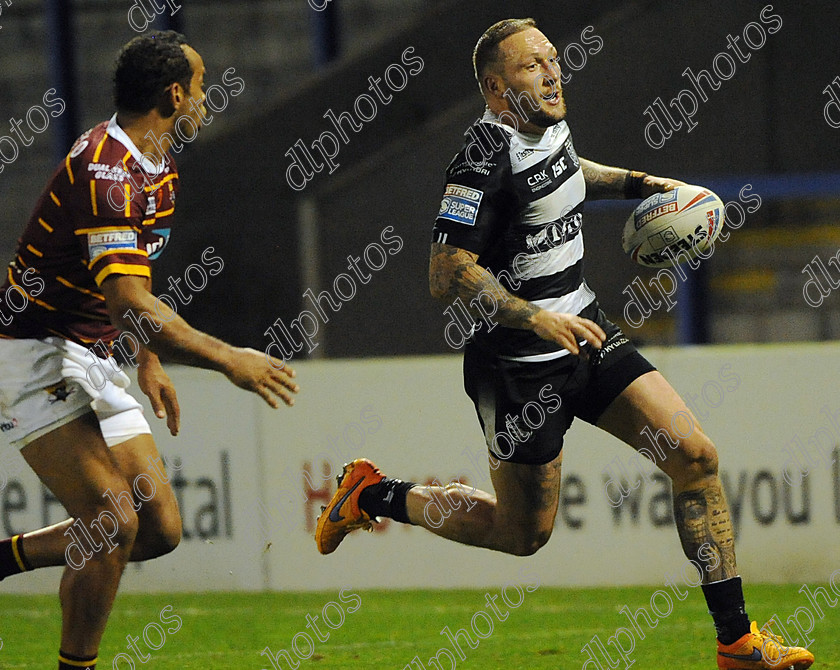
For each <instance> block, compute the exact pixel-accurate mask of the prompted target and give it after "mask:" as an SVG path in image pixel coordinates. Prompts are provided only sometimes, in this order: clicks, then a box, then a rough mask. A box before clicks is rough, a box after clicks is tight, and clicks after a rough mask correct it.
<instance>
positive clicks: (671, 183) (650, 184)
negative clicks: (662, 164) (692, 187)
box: [642, 175, 686, 200]
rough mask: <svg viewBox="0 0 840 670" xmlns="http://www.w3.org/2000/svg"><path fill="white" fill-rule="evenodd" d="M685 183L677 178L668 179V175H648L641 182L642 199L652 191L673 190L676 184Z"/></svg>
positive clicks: (652, 192) (681, 184)
mask: <svg viewBox="0 0 840 670" xmlns="http://www.w3.org/2000/svg"><path fill="white" fill-rule="evenodd" d="M685 185H686V184H685V182H684V181H680V180H679V179H669V178H668V177H654V176H653V175H648V176H647V177H645V180H644V181H643V182H642V200H644V199H645V198H647V197H649V196H652V195H653V194H654V193H665V192H666V191H672V190H674V189H675V188H677V186H685Z"/></svg>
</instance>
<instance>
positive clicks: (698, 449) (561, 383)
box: [315, 19, 814, 670]
mask: <svg viewBox="0 0 840 670" xmlns="http://www.w3.org/2000/svg"><path fill="white" fill-rule="evenodd" d="M473 60H474V67H475V76H476V79H477V80H478V83H479V86H480V87H481V92H482V94H483V96H484V99H485V101H486V103H487V110H486V111H485V114H484V116H483V117H482V118H481V119H479V121H478V122H476V123H475V124H474V125H473V126H472V127H471V128H470V131H469V133H468V136H469V139H468V141H467V143H466V147H465V148H464V149H463V150H462V151H461V152H459V153H458V154H457V155H456V156H455V158H454V159H453V161H452V162H451V163H450V165H449V169H448V170H447V185H446V191H445V195H444V199H443V202H442V203H441V207H440V211H439V213H438V217H437V221H436V223H435V227H434V232H433V239H432V251H431V263H430V269H429V279H430V287H431V292H432V294H433V295H434V296H435V297H437V298H441V299H443V300H445V301H447V302H448V303H453V302H454V301H455V300H459V301H460V302H461V305H463V306H466V305H470V307H469V309H471V310H472V316H473V317H474V319H476V321H477V322H478V320H479V319H480V318H481V316H482V314H483V313H489V312H490V311H491V308H490V304H491V301H490V299H489V298H492V303H493V304H494V305H497V307H498V310H497V311H495V313H494V314H493V316H494V319H495V320H496V321H497V322H498V323H497V324H496V325H495V326H493V329H492V332H491V331H490V328H489V327H484V328H481V327H479V326H484V325H485V324H478V325H476V326H475V330H474V334H473V337H472V338H471V341H470V342H469V343H468V344H467V345H466V347H465V350H464V385H465V388H466V390H467V393H468V394H469V396H470V398H471V399H472V401H473V403H474V405H475V408H476V411H477V413H478V415H479V421H480V424H481V427H482V428H483V429H484V433H485V439H486V442H487V446H488V449H489V451H490V468H491V480H492V483H493V488H494V489H495V495H493V494H491V493H485V492H484V491H477V490H476V489H475V488H473V489H472V490H470V488H469V487H467V486H464V485H461V484H457V483H452V484H450V485H449V486H447V487H441V486H422V485H416V484H413V483H412V482H403V481H401V480H399V479H393V478H390V477H383V475H382V473H381V472H379V470H378V469H377V468H376V467H375V466H374V465H373V464H372V463H371V462H370V461H368V460H366V459H357V460H355V461H353V462H352V463H350V464H348V465H346V466H345V469H344V472H343V473H342V475H341V476H340V478H339V479H340V481H339V486H338V490H337V491H336V493H335V495H334V496H333V498H332V499H331V500H330V502H329V503H328V505H327V506H326V507H325V509H324V511H323V513H322V514H321V516H320V517H319V519H318V526H317V529H316V535H315V540H316V542H317V545H318V549H319V550H320V551H321V552H322V553H324V554H329V553H332V552H333V551H335V550H336V548H337V547H338V546H339V544H340V542H341V541H342V540H343V538H344V537H345V535H347V533H348V532H352V531H353V530H355V529H358V528H362V527H369V526H370V524H371V522H372V520H373V519H374V518H375V517H388V518H392V519H395V520H397V521H401V522H403V523H410V524H415V525H418V526H423V527H424V528H426V529H428V530H430V531H431V532H433V533H435V534H437V535H439V536H442V537H445V538H448V539H450V540H455V541H457V542H462V543H464V544H469V545H473V546H478V547H485V548H488V549H494V550H496V551H502V552H505V553H509V554H516V555H529V554H533V553H534V552H536V551H537V550H538V549H539V548H540V547H541V546H543V545H544V544H545V543H546V542H547V541H548V539H549V537H550V536H551V532H552V529H553V527H554V519H555V516H556V514H557V508H558V500H559V492H560V470H561V462H562V451H561V449H562V447H563V435H564V433H565V432H566V430H567V429H568V427H569V426H570V425H571V423H572V421H573V419H574V418H575V417H578V418H581V419H583V420H585V421H587V422H589V423H591V424H594V425H596V426H598V427H599V428H601V429H603V430H605V431H607V432H609V433H611V434H612V435H614V436H616V437H617V438H619V439H621V440H622V441H624V442H625V443H627V444H629V445H630V446H632V447H634V448H635V449H638V450H644V451H646V452H647V453H648V454H650V455H651V456H652V457H653V458H654V459H655V462H656V464H657V465H658V466H659V468H660V469H662V470H663V471H664V472H665V473H666V474H667V475H668V476H669V477H670V478H671V480H672V486H673V494H674V520H675V525H676V529H677V533H678V535H679V539H680V541H681V543H682V547H683V551H684V553H685V555H686V556H687V557H688V559H689V560H691V561H692V562H693V563H694V565H695V566H696V567H697V568H698V569H699V570H700V571H701V573H702V578H701V583H702V587H701V588H702V591H703V594H704V596H705V598H706V602H707V604H708V607H709V611H710V614H711V615H712V619H713V622H714V626H715V631H716V634H717V664H718V667H719V668H721V669H725V670H762V669H769V668H775V669H777V670H805V668H808V667H810V666H811V664H812V663H813V662H814V657H813V655H812V654H811V653H810V652H809V651H808V650H807V649H804V648H800V647H785V646H784V645H783V643H782V642H781V638H778V637H776V636H775V635H773V634H772V633H771V632H770V631H769V630H766V629H762V630H761V631H759V629H758V627H757V625H756V623H755V622H750V620H749V618H748V617H747V613H746V610H745V605H744V596H743V593H742V588H741V578H740V577H739V576H738V572H737V568H736V563H735V545H734V534H733V530H732V525H731V523H730V521H729V508H728V506H727V503H726V499H725V496H724V493H723V489H722V486H721V482H720V478H719V476H718V460H717V453H716V451H715V447H714V445H713V444H712V442H711V440H710V439H709V438H708V437H707V436H706V435H705V433H703V431H702V430H701V429H699V428H698V429H695V430H693V432H692V433H691V434H690V435H689V436H687V437H686V436H684V435H682V434H680V435H679V437H680V438H682V439H676V435H674V433H675V432H676V430H675V429H674V428H672V424H671V422H672V420H673V419H672V417H674V416H676V414H677V413H678V412H685V413H686V415H687V416H688V412H689V409H688V408H687V407H686V405H685V403H684V402H683V401H682V399H681V398H680V397H679V396H678V395H677V393H676V391H674V389H673V388H672V387H671V385H670V384H669V383H668V382H667V381H666V380H665V378H664V377H663V376H662V375H661V374H660V373H659V372H658V371H656V370H655V368H654V367H653V366H652V365H651V364H650V363H649V362H648V361H647V360H645V358H643V357H642V355H641V354H640V353H639V352H638V351H637V350H636V349H635V347H634V346H633V344H632V343H631V342H630V341H629V340H628V339H627V338H626V337H625V336H624V335H623V334H622V332H621V330H620V329H619V328H618V327H617V326H616V325H615V324H613V323H611V322H610V321H608V320H607V319H606V317H605V316H604V313H603V312H602V311H601V310H600V309H599V307H598V302H597V300H596V298H595V294H594V293H593V292H592V291H591V290H590V288H589V287H588V286H587V284H586V281H585V280H584V278H583V237H582V233H581V225H582V209H583V201H584V198H585V197H590V198H622V197H624V198H639V197H647V196H649V195H652V194H653V193H659V192H663V191H667V190H670V189H672V188H674V187H675V186H678V185H680V184H682V182H679V181H676V180H673V179H664V178H661V177H653V176H650V175H646V174H644V173H633V172H630V171H628V170H623V169H619V168H612V167H606V166H604V165H599V164H597V163H594V162H592V161H588V160H586V159H584V158H580V157H578V155H577V153H576V152H575V149H574V146H573V144H572V140H571V134H570V131H569V127H568V124H567V123H566V121H565V117H566V107H565V103H564V100H563V92H562V87H561V79H560V68H559V66H558V65H557V49H555V48H554V46H553V45H552V44H551V42H550V41H549V40H548V39H547V38H546V36H545V35H543V33H542V32H540V31H539V30H538V29H537V27H536V24H535V23H534V21H533V20H531V19H509V20H506V21H501V22H499V23H497V24H495V25H493V26H491V27H490V28H489V29H488V30H487V31H486V32H485V33H484V35H482V37H481V38H480V39H479V41H478V43H477V44H476V47H475V50H474V56H473ZM480 138H483V140H484V142H483V146H480V143H481V140H480ZM482 158H483V160H482ZM490 269H492V270H493V271H495V272H496V273H497V277H498V279H499V281H497V279H496V278H495V277H494V276H493V274H492V273H491V272H490V271H489V270H490ZM503 278H504V282H505V285H504V286H503V285H502V284H501V280H502V279H503ZM485 301H486V302H485ZM476 305H481V306H482V307H485V308H487V309H486V312H482V310H480V309H478V308H477V307H476ZM537 400H539V401H540V402H539V403H538V402H537ZM541 403H544V407H543V406H542V404H541ZM528 404H533V405H534V406H537V407H540V414H539V417H540V418H539V419H536V420H534V416H533V411H532V413H531V417H530V418H529V417H528V416H527V414H528ZM694 425H695V426H697V425H698V424H697V421H696V419H695V420H694ZM646 428H647V430H651V431H652V433H651V434H652V435H654V436H655V439H656V440H657V442H659V441H660V439H661V438H663V437H664V438H665V439H666V440H667V442H668V444H669V446H670V452H669V453H662V454H659V455H657V454H653V453H652V452H651V451H650V446H651V445H650V443H649V442H648V438H647V437H646V436H645V433H644V431H645V429H646ZM500 438H504V439H500ZM455 495H459V496H461V498H463V500H464V502H465V503H466V504H465V505H464V504H461V500H458V499H457V498H455ZM447 496H449V498H448V499H449V500H451V501H452V502H451V503H450V504H449V507H450V508H451V509H450V510H449V512H448V513H446V514H443V513H441V514H440V515H439V516H438V515H436V514H435V515H433V516H431V517H430V516H429V515H428V513H427V510H428V509H429V506H430V505H440V502H438V501H440V500H441V499H444V500H445V499H447ZM470 644H472V643H471V642H470ZM610 663H612V662H611V661H610ZM584 665H585V667H589V666H590V665H591V666H597V667H601V666H600V662H599V660H598V659H597V658H594V657H592V656H591V655H590V659H589V660H587V661H586V662H585V663H584Z"/></svg>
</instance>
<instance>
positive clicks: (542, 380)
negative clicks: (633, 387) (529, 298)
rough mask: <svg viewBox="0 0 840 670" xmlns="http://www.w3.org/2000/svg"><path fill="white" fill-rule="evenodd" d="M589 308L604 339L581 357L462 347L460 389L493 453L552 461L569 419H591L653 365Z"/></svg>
mask: <svg viewBox="0 0 840 670" xmlns="http://www.w3.org/2000/svg"><path fill="white" fill-rule="evenodd" d="M596 309H597V314H596V315H594V316H595V318H594V319H593V320H594V321H595V322H596V323H597V324H598V325H599V326H601V328H603V329H604V332H605V333H606V334H607V339H606V340H605V341H604V344H603V346H602V348H601V349H600V350H597V349H593V348H592V346H591V345H589V344H586V345H584V346H583V347H581V354H584V353H585V354H587V356H584V355H580V356H574V355H571V354H570V355H568V356H562V357H561V358H557V359H554V360H550V361H545V362H539V363H533V362H532V363H525V362H520V361H509V360H506V359H503V358H499V357H497V356H495V355H493V354H489V353H487V352H484V351H481V350H480V348H479V346H478V345H476V344H468V345H467V347H466V349H465V351H464V388H465V390H466V392H467V395H469V396H470V398H471V399H472V401H473V404H474V405H475V408H476V412H477V413H478V420H479V422H480V423H481V427H482V429H483V430H484V435H485V439H486V441H487V447H488V449H489V450H490V452H491V453H492V454H493V455H494V456H495V457H496V458H500V459H503V460H506V461H510V462H512V463H529V464H533V465H541V464H543V463H548V462H549V461H552V460H554V459H555V458H556V457H557V455H558V454H559V453H560V450H561V449H562V448H563V435H565V433H566V431H567V430H568V429H569V426H571V425H572V421H573V420H574V418H575V417H580V418H581V419H583V420H584V421H586V422H588V423H591V424H595V423H596V422H597V421H598V419H599V418H600V416H601V414H603V412H604V410H606V409H607V407H608V406H609V405H610V403H611V402H612V401H613V400H615V399H616V398H617V397H618V395H619V394H620V393H621V392H622V391H623V390H624V389H625V388H627V386H629V385H630V383H631V382H632V381H633V380H635V379H637V378H638V377H641V376H642V375H643V374H645V373H647V372H650V371H652V370H655V369H656V368H655V367H654V366H653V365H651V364H650V363H649V362H648V360H647V359H646V358H645V357H644V356H642V355H641V354H640V353H639V352H638V351H637V350H636V347H634V346H633V343H632V342H630V340H628V339H627V337H625V335H624V333H622V332H621V329H620V328H619V327H618V326H616V325H615V324H614V323H612V322H611V321H609V320H607V318H606V317H605V316H604V313H603V311H601V309H599V308H597V306H596ZM587 311H588V310H587Z"/></svg>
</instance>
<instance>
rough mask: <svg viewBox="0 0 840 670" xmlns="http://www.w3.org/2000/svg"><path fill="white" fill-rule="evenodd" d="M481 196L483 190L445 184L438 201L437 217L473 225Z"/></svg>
mask: <svg viewBox="0 0 840 670" xmlns="http://www.w3.org/2000/svg"><path fill="white" fill-rule="evenodd" d="M483 196H484V191H477V190H475V189H473V188H467V187H466V186H458V185H457V184H447V185H446V190H445V191H444V194H443V200H441V203H440V210H439V212H438V218H439V219H448V220H450V221H455V223H463V224H464V225H466V226H474V225H475V222H476V219H477V218H478V206H479V205H480V204H481V198H482V197H483Z"/></svg>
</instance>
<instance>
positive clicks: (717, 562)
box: [674, 477, 737, 584]
mask: <svg viewBox="0 0 840 670" xmlns="http://www.w3.org/2000/svg"><path fill="white" fill-rule="evenodd" d="M674 520H675V521H676V524H677V532H678V533H679V536H680V542H681V543H682V547H683V551H684V552H685V555H686V556H687V557H688V559H689V560H690V561H693V562H695V563H696V564H698V565H699V566H700V568H701V571H702V573H703V583H704V584H708V583H710V582H717V581H721V580H723V579H729V578H730V577H734V576H735V575H736V574H737V569H736V567H735V538H734V535H733V533H732V523H731V522H730V519H729V506H728V505H727V503H726V496H725V495H724V493H723V487H722V486H721V483H720V478H718V477H715V479H714V482H713V483H712V484H711V485H710V486H707V487H706V488H703V489H697V490H693V491H683V492H682V493H677V492H676V490H675V491H674Z"/></svg>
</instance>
